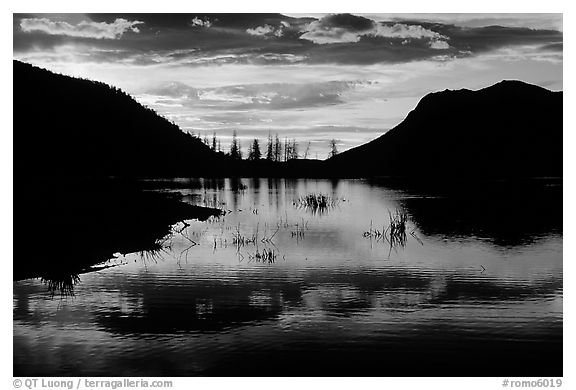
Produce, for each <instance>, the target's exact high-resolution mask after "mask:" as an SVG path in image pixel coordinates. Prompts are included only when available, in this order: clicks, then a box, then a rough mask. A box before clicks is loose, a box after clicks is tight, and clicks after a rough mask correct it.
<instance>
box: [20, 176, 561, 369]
mask: <svg viewBox="0 0 576 390" xmlns="http://www.w3.org/2000/svg"><path fill="white" fill-rule="evenodd" d="M170 183H171V184H170V185H166V186H162V183H154V185H155V186H157V187H160V188H163V189H164V190H168V191H180V192H182V193H183V194H184V195H185V199H187V200H188V201H190V202H195V203H196V204H200V203H201V202H204V201H206V200H208V201H209V202H212V203H214V204H216V203H218V204H220V205H222V208H226V209H228V210H229V212H227V214H226V215H225V216H223V217H221V218H219V219H216V218H211V219H210V220H208V221H206V222H199V221H186V223H184V224H181V225H178V226H177V227H175V229H173V231H174V232H175V233H174V234H173V236H172V237H171V238H170V239H169V240H168V241H167V242H166V245H165V247H164V252H162V254H161V258H159V259H156V261H146V259H145V258H141V257H139V256H138V255H128V256H126V257H123V258H119V259H117V260H116V262H117V263H118V264H122V265H121V266H117V267H111V268H106V269H102V270H100V272H98V273H89V274H83V275H81V283H77V284H75V285H74V293H75V295H74V297H70V296H64V297H61V298H60V299H55V298H53V297H52V296H51V295H50V294H46V286H44V285H43V284H42V283H41V282H40V281H38V280H25V281H20V282H15V283H14V310H13V316H14V374H15V375H36V376H38V375H152V376H153V375H174V376H178V375H184V376H189V375H337V376H338V375H371V376H379V375H384V376H386V375H388V376H392V375H393V376H404V375H406V376H415V375H416V376H418V375H441V376H454V375H458V376H460V375H473V376H483V375H489V376H494V375H507V376H510V375H517V376H526V375H538V376H545V375H551V376H560V375H562V333H563V332H562V300H563V272H562V227H561V216H560V218H558V215H557V212H558V206H557V205H552V203H554V202H558V198H557V197H558V193H547V195H546V196H547V197H544V193H546V191H540V190H538V191H535V192H533V193H532V194H533V195H535V194H538V196H537V197H536V199H532V200H530V201H529V200H528V199H529V198H530V196H529V195H526V196H525V198H524V200H523V201H522V202H516V203H515V202H503V201H502V197H500V198H498V200H497V203H498V204H497V205H494V204H491V203H490V201H489V199H490V198H484V203H485V204H483V205H480V204H479V199H480V198H482V197H476V199H474V200H471V201H470V203H468V206H465V204H466V203H463V200H462V203H459V201H455V202H456V203H452V204H451V206H450V202H449V198H448V197H446V196H442V197H440V196H430V195H428V194H425V195H422V194H420V195H418V194H417V193H414V192H413V191H400V190H391V189H389V188H386V187H382V186H379V185H369V184H368V183H366V182H363V181H349V180H342V181H340V182H336V183H333V182H330V181H322V180H296V181H289V182H287V181H283V180H277V179H276V180H274V179H271V180H266V179H242V180H238V181H237V182H236V183H235V184H234V183H233V182H232V181H230V180H221V181H219V184H215V183H214V182H213V181H211V180H197V181H194V180H191V181H190V180H187V181H182V183H183V184H182V185H181V186H177V185H175V184H174V183H173V182H172V181H171V182H170ZM242 184H243V185H245V186H246V188H244V189H242ZM319 193H322V194H329V196H331V197H333V198H338V199H346V202H342V203H341V204H340V205H339V207H337V208H334V209H333V210H331V211H330V212H328V213H316V214H311V213H309V212H307V211H306V210H305V209H301V208H298V207H294V203H295V200H297V199H298V198H299V197H305V196H307V195H309V194H319ZM560 200H561V196H560ZM470 204H474V205H476V206H477V208H478V209H479V210H470V208H471V207H470ZM560 204H561V202H560ZM528 205H529V207H527V206H528ZM515 206H517V210H514V209H513V208H514V207H515ZM394 210H405V211H406V213H407V215H408V220H407V221H406V228H407V230H406V231H407V232H412V231H413V232H415V234H417V236H418V237H419V238H420V239H421V241H422V243H420V242H418V241H417V240H415V239H411V238H410V235H408V239H407V240H406V242H405V246H404V247H403V248H398V250H397V251H392V252H391V253H390V251H389V247H388V245H387V244H386V243H385V242H384V240H380V241H377V240H367V239H366V237H364V236H363V232H365V231H366V230H367V229H368V227H369V226H370V223H371V221H372V223H373V225H374V226H385V224H386V223H388V220H389V214H388V213H389V212H394ZM504 210H507V211H506V212H504ZM543 210H546V211H547V212H545V213H542V211H543ZM480 211H482V212H480ZM491 211H493V212H494V213H492V214H490V212H491ZM560 211H561V207H560ZM560 214H561V213H560ZM513 217H514V218H513ZM498 224H504V225H505V226H506V227H507V228H513V231H514V234H507V233H505V232H504V231H503V230H502V228H501V227H498V226H499V225H498ZM301 229H302V231H303V232H304V234H302V235H300V234H294V233H295V232H299V231H301ZM238 235H240V236H242V237H245V241H244V244H243V245H236V243H235V242H234V237H238ZM519 237H520V238H519ZM252 238H253V239H252ZM266 238H268V240H266ZM191 242H194V245H192V244H191ZM214 243H216V245H215V244H214ZM265 249H274V250H275V251H278V253H280V254H281V256H278V258H277V259H276V261H274V262H264V261H255V260H254V259H252V261H251V258H250V256H251V255H252V256H254V253H255V252H256V251H258V252H259V253H262V252H263V250H265ZM37 356H42V359H39V358H38V357H37ZM478 367H482V371H478Z"/></svg>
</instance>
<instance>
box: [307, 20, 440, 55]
mask: <svg viewBox="0 0 576 390" xmlns="http://www.w3.org/2000/svg"><path fill="white" fill-rule="evenodd" d="M362 37H380V38H391V39H427V40H431V41H433V42H434V45H432V44H430V46H431V47H433V48H440V47H441V48H446V46H447V44H446V43H445V41H446V40H447V39H448V37H447V36H445V35H442V34H440V33H438V32H436V31H432V30H430V29H427V28H425V27H423V26H421V25H418V24H406V23H385V22H382V23H377V22H375V21H373V20H371V19H368V18H364V17H361V16H355V15H350V14H339V15H329V16H326V17H324V18H322V19H319V20H316V21H313V22H312V23H310V24H308V25H307V26H306V27H305V30H304V34H302V35H301V36H300V38H301V39H305V40H308V41H311V42H314V43H316V44H319V45H323V44H330V43H353V42H358V41H360V39H361V38H362ZM441 42H444V43H441ZM406 43H408V41H406V42H403V44H406Z"/></svg>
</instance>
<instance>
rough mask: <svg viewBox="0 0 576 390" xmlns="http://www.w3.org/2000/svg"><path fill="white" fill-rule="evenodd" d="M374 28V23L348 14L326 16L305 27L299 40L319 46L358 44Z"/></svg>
mask: <svg viewBox="0 0 576 390" xmlns="http://www.w3.org/2000/svg"><path fill="white" fill-rule="evenodd" d="M375 27H376V25H375V23H374V22H373V21H372V20H370V19H366V18H364V17H361V16H355V15H350V14H338V15H328V16H326V17H324V18H322V19H319V20H315V21H313V22H312V23H310V24H308V25H307V26H306V27H305V30H304V34H302V35H301V36H300V39H305V40H308V41H311V42H314V43H316V44H319V45H324V44H330V43H350V42H358V41H359V40H360V37H361V36H362V35H364V34H366V33H369V32H370V31H372V30H373V29H374V28H375Z"/></svg>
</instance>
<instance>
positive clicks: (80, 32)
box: [20, 18, 143, 39]
mask: <svg viewBox="0 0 576 390" xmlns="http://www.w3.org/2000/svg"><path fill="white" fill-rule="evenodd" d="M139 24H143V22H140V21H128V20H126V19H116V20H115V21H114V22H112V23H106V22H92V21H85V20H84V21H81V22H79V23H78V24H76V25H73V24H70V23H68V22H64V21H51V20H50V19H48V18H26V19H22V20H21V21H20V28H21V29H22V31H24V32H36V31H39V32H43V33H46V34H49V35H67V36H71V37H78V38H94V39H118V38H120V37H121V36H122V35H123V34H124V33H125V32H126V31H132V32H135V33H138V32H140V30H139V29H138V28H137V27H136V25H139Z"/></svg>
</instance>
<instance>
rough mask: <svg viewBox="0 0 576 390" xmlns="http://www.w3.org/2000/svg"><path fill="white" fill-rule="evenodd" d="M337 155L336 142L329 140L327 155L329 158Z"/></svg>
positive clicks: (335, 140)
mask: <svg viewBox="0 0 576 390" xmlns="http://www.w3.org/2000/svg"><path fill="white" fill-rule="evenodd" d="M337 154H338V140H337V139H334V138H332V139H331V140H330V152H329V153H328V156H329V157H334V156H336V155H337Z"/></svg>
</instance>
